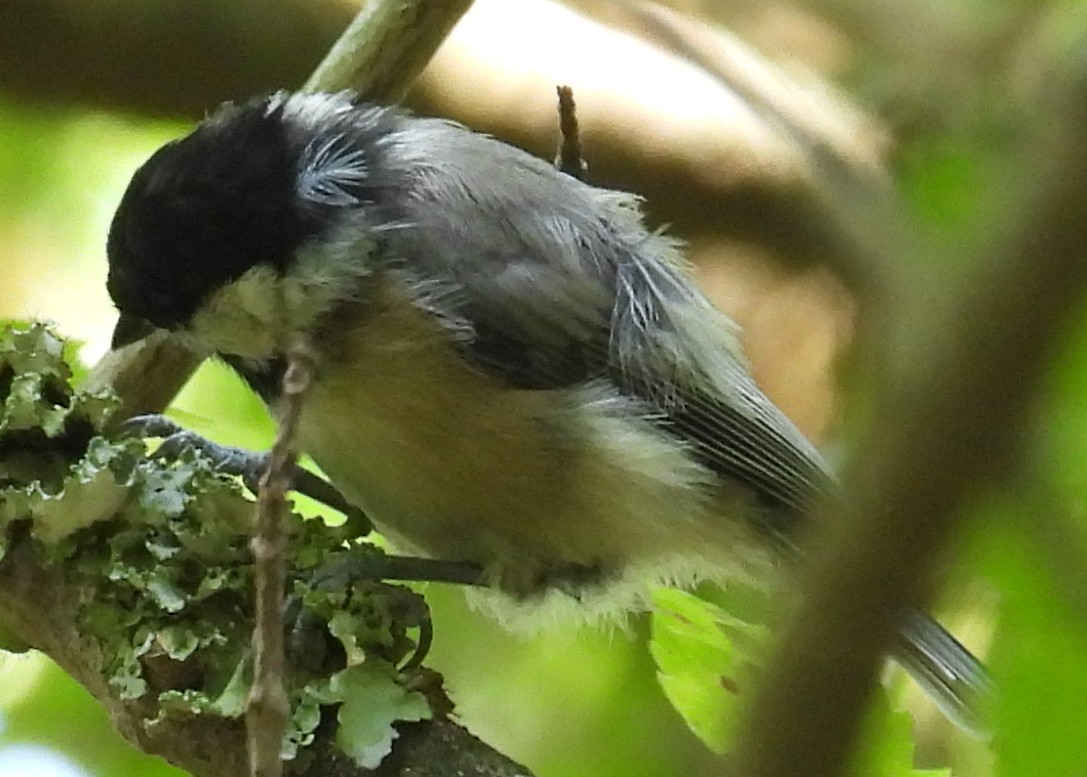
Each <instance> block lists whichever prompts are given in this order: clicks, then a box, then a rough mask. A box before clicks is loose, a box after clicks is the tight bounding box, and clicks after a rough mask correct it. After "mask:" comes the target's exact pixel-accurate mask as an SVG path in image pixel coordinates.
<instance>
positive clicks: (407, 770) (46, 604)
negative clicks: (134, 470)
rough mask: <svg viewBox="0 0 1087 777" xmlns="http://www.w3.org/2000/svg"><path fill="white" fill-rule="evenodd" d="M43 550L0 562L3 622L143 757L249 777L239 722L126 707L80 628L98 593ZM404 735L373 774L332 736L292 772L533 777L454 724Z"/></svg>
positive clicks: (15, 552)
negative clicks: (102, 711)
mask: <svg viewBox="0 0 1087 777" xmlns="http://www.w3.org/2000/svg"><path fill="white" fill-rule="evenodd" d="M39 551H40V547H38V548H36V547H35V543H34V542H33V541H31V540H30V539H29V537H23V539H22V540H21V541H16V542H15V543H13V545H12V547H10V548H9V549H8V552H7V555H6V556H5V557H4V559H3V561H0V621H2V622H3V623H4V624H5V626H6V627H8V628H9V629H10V630H11V631H12V632H13V633H15V634H17V635H19V636H20V637H21V638H22V639H24V640H25V641H26V642H28V643H29V644H31V645H33V646H34V647H35V648H37V649H38V650H41V651H42V652H43V653H45V654H47V655H48V656H49V657H50V658H52V659H53V660H54V661H56V662H57V663H58V664H59V665H60V667H61V668H62V669H64V671H65V672H67V673H68V674H70V675H71V676H72V677H73V678H75V680H76V681H78V682H79V683H80V684H81V685H83V686H84V687H85V688H87V690H88V691H90V692H91V694H92V695H93V696H94V697H95V698H96V699H98V701H99V702H100V703H102V705H103V706H104V707H105V708H106V710H107V712H108V713H109V716H110V719H111V720H112V721H113V724H114V726H116V728H117V729H118V730H119V731H120V732H121V733H122V734H123V735H124V736H125V738H126V739H128V740H129V741H130V742H132V743H133V744H134V745H136V746H137V747H139V748H140V749H142V750H144V751H146V752H148V753H155V754H157V755H160V756H162V757H163V758H165V759H166V760H167V761H169V762H170V763H172V764H175V765H176V766H179V767H180V768H182V769H185V770H186V771H189V772H191V773H192V774H194V775H198V776H199V777H238V775H241V774H245V773H246V768H247V765H246V757H245V753H246V747H245V730H244V725H243V723H242V721H241V720H240V719H239V720H236V721H224V720H223V719H222V718H219V717H214V716H210V715H196V716H188V717H186V716H169V717H165V718H160V715H159V710H158V709H157V708H156V704H155V703H154V702H153V701H151V700H150V699H148V698H146V697H145V698H141V699H137V700H130V701H125V700H122V699H121V698H119V695H118V693H117V689H115V688H112V687H111V686H110V685H109V683H108V682H107V680H106V677H105V675H104V673H103V666H104V656H103V653H102V650H101V645H100V644H99V643H98V642H97V641H96V640H95V639H94V638H92V637H90V636H88V635H87V634H85V633H83V632H81V630H80V629H79V626H78V624H79V621H80V618H79V614H80V608H81V606H82V604H83V603H85V602H88V601H95V600H97V599H98V598H99V592H98V591H97V590H96V589H95V588H94V587H93V586H88V585H85V584H84V585H79V584H74V583H73V582H71V581H70V580H68V579H67V577H66V574H65V570H64V569H63V568H62V567H58V565H56V564H55V563H51V562H49V561H48V560H46V559H44V558H43V557H42V555H41V554H40V552H39ZM156 719H157V720H156ZM398 729H399V731H400V737H399V739H397V740H396V742H395V745H394V749H393V752H392V754H391V755H389V756H388V757H387V758H386V759H385V761H383V762H382V764H381V766H380V767H379V768H378V769H376V770H374V771H370V770H366V769H362V768H360V767H358V766H357V765H355V764H354V763H352V762H351V761H350V760H349V759H347V758H346V757H344V756H343V755H342V754H341V753H340V752H339V751H338V750H337V749H336V748H335V747H334V746H333V745H332V743H331V741H330V739H329V738H328V736H327V734H326V735H325V736H324V737H323V738H320V739H318V741H317V742H315V743H314V744H313V745H311V746H310V751H311V753H310V754H311V758H312V760H307V761H305V762H304V765H302V766H301V767H300V765H299V764H288V765H287V771H288V773H290V774H292V775H295V777H421V776H422V775H427V776H428V777H465V776H466V775H474V776H476V777H530V772H529V771H528V770H527V769H525V768H524V767H523V766H521V765H519V764H517V763H515V762H513V761H511V760H510V759H508V758H506V757H505V756H503V755H501V754H500V753H498V752H497V751H495V750H494V749H493V748H491V747H489V746H488V745H486V744H485V743H483V742H481V741H480V740H479V739H477V738H476V737H474V736H472V735H471V734H470V733H469V732H468V731H466V730H465V729H464V728H462V727H460V726H458V725H456V724H455V723H452V722H451V721H449V720H442V719H438V720H434V721H424V722H421V723H402V724H399V726H398ZM300 763H301V762H300Z"/></svg>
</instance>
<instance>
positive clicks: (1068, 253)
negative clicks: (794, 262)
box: [737, 63, 1087, 777]
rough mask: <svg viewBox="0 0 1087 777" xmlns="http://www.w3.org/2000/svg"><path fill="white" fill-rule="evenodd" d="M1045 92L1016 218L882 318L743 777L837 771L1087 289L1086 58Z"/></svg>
mask: <svg viewBox="0 0 1087 777" xmlns="http://www.w3.org/2000/svg"><path fill="white" fill-rule="evenodd" d="M1080 64H1081V63H1080ZM1061 97H1063V99H1062V100H1060V101H1054V102H1053V103H1052V104H1051V105H1049V108H1050V110H1039V111H1038V116H1039V119H1038V125H1039V128H1040V129H1047V130H1048V128H1050V127H1056V128H1057V129H1058V131H1059V133H1061V134H1060V135H1059V136H1057V137H1053V136H1052V135H1049V136H1046V137H1043V138H1040V139H1036V142H1035V143H1033V144H1031V145H1028V146H1025V147H1026V148H1040V149H1042V150H1043V151H1048V152H1049V153H1048V154H1047V155H1046V156H1045V157H1043V158H1041V159H1040V160H1036V161H1037V163H1036V164H1034V165H1032V166H1030V167H1029V168H1025V169H1029V170H1032V171H1034V172H1032V173H1031V174H1029V175H1026V174H1022V175H1018V176H1015V177H1013V178H1012V180H1013V181H1016V182H1023V181H1026V182H1028V183H1029V184H1030V185H1031V186H1036V185H1038V184H1039V183H1040V184H1041V189H1040V191H1039V190H1029V191H1024V190H1022V188H1020V195H1019V198H1018V201H1017V202H1011V201H1009V202H1007V203H1006V205H1007V206H1008V207H1009V210H1012V212H1013V213H1015V214H1016V218H1011V219H1005V221H1004V223H1001V222H994V224H993V228H992V230H991V231H988V232H987V231H981V232H980V234H983V235H986V234H1000V235H1003V236H1004V239H1003V240H994V241H993V242H992V243H990V244H987V245H984V246H979V251H978V255H977V256H976V257H975V259H974V261H973V262H972V263H971V264H970V265H969V271H968V272H967V273H966V274H965V275H964V276H963V277H962V278H960V279H959V280H958V282H957V283H948V284H945V289H944V293H943V294H940V295H933V294H932V291H931V286H930V287H928V288H926V289H925V290H924V291H923V293H918V294H915V295H914V296H913V298H912V299H907V300H906V301H907V302H909V304H908V305H905V306H904V310H905V311H906V312H905V314H904V315H902V316H901V319H900V320H898V321H896V324H897V325H898V327H899V330H900V331H901V332H904V333H908V334H909V347H908V348H906V349H904V350H903V351H902V352H901V354H897V356H899V357H900V358H897V359H896V360H895V362H894V364H893V366H894V367H896V368H897V372H896V373H895V375H894V379H893V380H892V381H891V383H890V385H889V386H888V387H887V390H886V391H885V392H884V394H883V397H882V407H883V412H878V410H877V412H876V413H874V414H873V417H875V418H878V419H894V420H893V422H892V423H890V424H887V425H880V426H879V427H878V428H875V429H873V432H872V434H871V435H870V437H869V440H868V443H867V445H865V446H864V447H863V448H862V449H861V450H860V451H859V453H858V455H857V456H856V457H855V461H856V462H858V464H857V465H855V466H854V468H853V472H852V474H853V476H854V477H853V478H852V479H851V480H848V481H847V482H851V483H852V487H851V489H850V492H851V493H852V494H853V495H854V498H853V500H852V501H851V503H850V505H849V506H848V510H847V514H846V515H845V516H842V518H843V520H841V521H840V522H839V525H838V526H836V527H835V528H836V531H835V532H834V536H833V537H832V538H829V539H830V540H832V544H830V545H829V546H828V547H825V548H823V551H824V552H822V553H821V554H819V555H818V556H817V557H816V563H815V564H814V568H813V569H812V570H811V576H810V577H809V580H808V584H807V585H806V586H805V587H804V589H803V590H805V591H807V594H808V595H807V596H806V597H805V599H804V601H803V602H802V603H801V605H800V609H799V612H798V613H797V617H796V619H795V620H793V621H792V622H791V624H790V626H789V628H788V629H787V631H786V633H785V634H783V635H782V638H781V640H780V643H779V646H778V651H777V655H776V658H775V659H774V660H773V661H772V663H771V664H770V665H769V666H768V667H767V671H766V672H765V675H764V676H765V678H766V685H765V687H764V688H763V689H762V693H761V694H760V695H759V697H758V698H757V699H756V703H755V704H754V706H753V708H752V713H751V715H750V717H749V718H748V720H747V730H746V732H744V733H741V735H740V736H739V737H738V740H737V741H739V742H740V743H741V748H742V749H741V752H739V753H738V754H737V766H738V769H737V773H738V774H741V775H743V777H790V775H804V777H830V776H831V775H836V774H839V773H840V772H841V768H842V765H843V763H844V762H845V759H846V757H847V755H848V752H849V747H850V744H851V742H852V741H853V738H854V736H855V734H856V731H857V727H858V723H859V720H860V717H861V715H862V714H863V711H864V709H865V703H866V701H867V700H868V697H869V693H870V691H871V689H872V687H873V686H874V684H875V682H876V679H875V673H876V668H877V666H878V662H879V658H880V656H881V655H882V654H883V652H884V651H885V649H886V647H887V645H889V644H890V638H891V635H892V632H893V627H894V623H895V620H896V614H897V613H899V612H902V611H904V610H905V609H906V608H907V607H908V606H911V605H914V604H917V603H920V602H923V601H924V600H925V598H926V594H927V591H926V575H927V573H928V571H929V570H930V569H932V567H933V565H934V563H935V562H936V560H937V559H938V558H939V557H940V554H941V551H942V549H943V548H945V547H946V546H947V541H948V537H949V535H950V534H951V533H952V531H953V529H954V526H955V522H956V518H957V517H958V515H959V512H960V510H959V508H960V506H961V505H962V504H963V503H964V501H965V500H966V499H968V498H969V497H970V496H972V495H974V494H976V493H977V492H978V491H979V490H981V489H982V488H984V487H985V486H987V485H990V484H993V483H994V481H995V479H996V477H997V476H998V475H1002V474H1006V470H1007V469H1008V468H1009V467H1012V466H1015V465H1017V464H1018V463H1019V462H1018V461H1017V460H1016V458H1017V450H1018V447H1019V445H1020V443H1021V440H1022V432H1023V428H1022V425H1023V423H1024V421H1025V417H1026V415H1027V411H1028V410H1029V409H1030V407H1031V404H1032V402H1033V400H1034V399H1035V397H1036V395H1037V394H1038V388H1039V385H1040V383H1041V381H1042V379H1043V378H1044V376H1045V373H1046V368H1047V367H1048V366H1049V364H1050V363H1051V360H1052V358H1053V356H1054V354H1055V353H1056V352H1057V350H1058V349H1059V347H1060V346H1061V342H1060V337H1059V335H1060V333H1061V332H1062V331H1064V329H1065V327H1066V326H1067V325H1068V323H1069V319H1070V318H1071V317H1072V316H1073V315H1074V314H1075V313H1076V312H1077V311H1078V310H1079V309H1080V307H1081V305H1082V302H1083V298H1084V294H1085V292H1087V255H1085V252H1087V217H1085V214H1087V190H1085V189H1084V186H1083V181H1084V180H1087V144H1084V142H1083V135H1082V127H1083V126H1084V125H1085V124H1087V72H1083V71H1081V72H1077V73H1075V80H1074V83H1072V84H1069V85H1068V86H1067V88H1066V89H1065V90H1064V94H1063V95H1061ZM1054 105H1055V106H1056V107H1054ZM1039 171H1040V172H1039ZM1019 172H1022V171H1019ZM1015 190H1016V187H1015V186H1009V191H1012V192H1014V191H1015ZM1009 224H1010V231H1009V226H1008V225H1009ZM894 248H895V247H894V246H890V245H889V246H887V256H888V257H893V256H894ZM943 264H944V266H954V265H955V262H953V261H952V258H951V257H948V260H947V261H946V262H944V263H943ZM933 297H935V299H933ZM860 462H863V466H861V465H860V464H859V463H860ZM842 570H849V574H848V575H843V574H842V573H841V571H842ZM828 700H833V702H832V703H828Z"/></svg>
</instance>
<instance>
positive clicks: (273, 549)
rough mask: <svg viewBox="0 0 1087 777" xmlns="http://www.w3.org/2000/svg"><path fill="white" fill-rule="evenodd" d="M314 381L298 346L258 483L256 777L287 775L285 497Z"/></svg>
mask: <svg viewBox="0 0 1087 777" xmlns="http://www.w3.org/2000/svg"><path fill="white" fill-rule="evenodd" d="M312 379H313V354H312V353H311V352H310V349H309V345H308V344H307V343H300V344H298V345H296V346H294V347H293V348H291V349H290V351H289V352H288V354H287V370H286V372H285V373H284V375H283V391H282V393H281V396H280V400H279V413H278V419H277V423H278V425H279V428H278V432H277V434H276V440H275V444H274V445H273V446H272V455H271V456H270V457H269V458H268V468H267V469H266V470H265V472H264V476H263V477H261V480H260V490H259V493H258V498H257V514H256V521H255V523H254V526H253V538H252V539H251V540H250V549H251V550H252V552H253V560H254V573H255V575H256V580H255V587H256V594H255V597H254V601H255V610H256V624H255V626H254V629H253V686H252V688H251V689H250V691H249V700H248V706H247V708H246V716H245V726H246V733H247V735H248V750H249V773H250V774H251V775H252V776H253V777H279V775H280V774H282V773H283V762H282V760H281V759H280V754H279V753H280V747H281V743H282V742H283V734H284V732H285V731H286V730H287V715H288V714H289V713H290V703H289V702H288V700H287V691H286V689H285V687H284V681H283V672H284V666H285V660H284V655H283V595H284V594H283V588H284V584H285V581H286V570H287V559H286V551H287V529H286V527H285V525H284V524H285V523H286V520H287V518H286V513H287V512H288V510H289V508H288V506H287V492H288V491H290V488H291V481H292V479H293V476H294V469H295V464H296V463H297V461H298V450H297V442H296V439H297V437H298V422H299V420H300V419H301V417H302V407H303V402H304V401H305V398H306V393H307V392H308V391H309V386H310V382H311V381H312Z"/></svg>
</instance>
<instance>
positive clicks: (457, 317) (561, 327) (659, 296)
mask: <svg viewBox="0 0 1087 777" xmlns="http://www.w3.org/2000/svg"><path fill="white" fill-rule="evenodd" d="M434 149H441V154H440V155H437V154H435V153H434ZM380 153H381V154H382V158H381V164H378V165H374V169H379V170H381V171H382V172H381V175H383V176H389V178H388V180H386V181H384V182H382V181H381V180H380V179H378V180H371V181H370V184H371V186H374V187H375V190H376V192H377V193H376V195H375V200H376V201H377V202H379V203H382V208H383V210H382V215H381V219H382V220H383V221H384V229H383V231H382V234H383V240H384V246H385V249H384V251H383V252H381V253H382V256H383V257H384V261H385V262H386V263H387V270H388V271H389V272H393V273H399V274H400V275H401V276H402V277H403V278H404V280H405V282H406V284H407V286H408V287H409V288H411V289H413V290H414V291H415V293H416V302H417V304H419V305H420V306H421V307H423V308H425V309H426V310H427V311H428V312H430V313H431V314H432V315H435V316H436V317H438V318H439V319H440V320H441V321H443V322H444V323H445V324H446V325H447V326H448V327H449V328H450V330H451V331H452V332H453V333H454V334H455V336H456V338H457V342H458V345H459V348H460V349H461V352H462V354H463V355H464V357H465V358H466V359H467V360H469V361H470V362H471V363H472V364H474V365H476V366H477V367H478V368H480V369H483V370H486V371H488V372H489V373H491V374H492V375H494V376H496V377H498V378H500V379H501V380H503V381H504V382H506V383H507V384H509V385H511V386H515V387H518V388H523V389H549V388H561V387H566V386H574V385H578V384H582V383H585V382H587V381H594V380H598V381H608V382H610V383H611V384H612V385H613V386H614V387H615V388H616V389H617V391H619V392H620V393H622V394H623V395H625V396H627V397H631V398H636V399H637V400H638V401H640V402H641V403H642V405H643V406H644V408H645V412H646V415H647V416H649V417H650V418H652V419H653V420H654V421H655V422H657V423H659V424H660V425H661V426H662V427H663V428H665V429H667V430H668V431H669V432H670V433H672V434H674V435H675V436H676V437H677V438H678V439H680V440H682V441H683V442H685V443H686V444H688V445H690V446H691V448H692V450H693V452H694V453H695V455H696V456H697V457H698V458H699V460H700V461H702V462H703V463H704V464H706V465H707V466H708V467H709V468H711V469H712V470H714V471H716V472H718V473H720V474H723V475H727V476H729V477H731V478H733V479H735V480H737V481H739V482H741V483H743V484H746V485H748V486H749V487H751V489H752V490H753V492H754V493H755V494H756V495H757V496H758V497H759V498H760V499H762V500H763V501H764V502H765V503H767V504H768V506H772V507H775V508H784V509H781V510H773V511H770V514H771V515H772V517H770V516H768V518H769V520H771V522H772V523H774V524H775V525H774V526H773V528H774V529H777V530H786V529H788V528H789V526H788V525H789V524H791V522H792V517H793V516H794V515H795V514H799V513H801V512H805V511H808V510H809V509H810V508H811V506H812V504H813V501H814V500H815V499H816V498H818V497H819V496H820V494H822V493H823V492H825V491H826V490H827V488H828V487H829V485H830V478H829V476H828V474H827V472H826V470H825V468H824V465H823V463H822V460H821V458H820V456H819V454H818V453H817V452H816V451H815V450H814V448H813V447H812V446H811V445H810V444H809V443H808V441H807V440H805V439H804V437H803V436H802V435H801V434H800V433H799V431H798V430H797V429H796V428H795V427H794V426H793V425H792V424H791V423H790V422H789V421H788V419H787V418H785V416H784V415H783V414H782V413H781V412H780V411H779V410H778V409H777V408H776V407H775V406H774V405H773V404H772V403H771V402H770V401H769V400H768V399H767V398H766V397H765V396H764V395H763V394H762V393H761V392H760V391H759V389H758V388H757V387H756V386H755V384H754V382H753V381H752V380H751V378H750V377H749V375H748V372H747V369H746V365H745V363H744V361H743V358H742V355H741V352H740V348H739V345H738V342H737V339H736V335H735V327H734V325H733V324H732V323H731V322H730V321H729V320H728V319H727V318H726V317H725V316H723V315H722V314H721V313H719V312H718V311H717V310H716V309H715V308H714V307H713V306H712V304H711V303H709V301H708V300H707V299H706V298H705V297H704V296H703V295H702V294H701V293H700V292H699V291H698V290H697V289H696V288H695V287H694V285H693V284H692V282H691V280H690V279H689V276H688V274H687V270H686V266H685V265H684V262H683V260H682V258H681V255H680V253H679V250H678V248H677V244H676V243H675V241H673V240H671V239H669V238H667V237H665V236H663V235H660V234H655V233H652V232H650V231H649V230H647V229H646V227H645V226H644V224H643V221H642V216H641V213H640V210H639V207H638V200H637V198H635V197H634V196H632V195H628V194H623V193H619V192H613V191H607V190H603V189H597V188H594V187H591V186H587V185H585V184H583V183H581V182H579V181H577V180H575V179H573V178H571V177H569V176H566V175H564V174H562V173H559V172H557V171H556V170H555V169H554V168H552V167H551V166H550V165H548V164H546V163H545V162H542V161H540V160H538V159H536V158H534V157H532V156H530V155H528V154H526V153H524V152H522V151H520V150H518V149H515V148H513V147H511V146H508V145H505V144H503V143H499V142H498V141H495V140H493V139H491V138H489V137H486V136H482V135H478V134H475V133H471V132H468V131H467V130H464V129H463V128H461V127H459V126H457V125H454V124H450V123H447V122H442V121H436V120H426V119H413V118H402V119H401V124H400V125H399V129H398V130H397V131H394V132H392V133H390V134H389V135H388V136H387V137H386V138H385V139H384V140H383V142H382V146H381V152H380ZM382 191H384V192H386V195H387V196H382V194H381V192H382ZM369 217H370V218H373V215H372V214H371V215H370V216H369Z"/></svg>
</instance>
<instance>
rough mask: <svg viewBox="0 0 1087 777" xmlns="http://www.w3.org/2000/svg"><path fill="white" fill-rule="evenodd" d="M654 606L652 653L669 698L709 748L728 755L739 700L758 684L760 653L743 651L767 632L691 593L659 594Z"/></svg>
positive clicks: (654, 598) (671, 591) (658, 591)
mask: <svg viewBox="0 0 1087 777" xmlns="http://www.w3.org/2000/svg"><path fill="white" fill-rule="evenodd" d="M653 606H654V609H653V617H652V639H651V641H650V652H651V653H652V655H653V659H654V661H656V663H657V670H658V671H657V679H658V680H659V681H660V684H661V687H662V688H663V689H664V694H665V696H667V697H668V700H669V701H670V702H671V703H672V706H673V707H675V708H676V710H678V711H679V713H680V714H681V715H682V716H683V719H684V720H686V721H687V725H688V726H690V727H691V730H692V731H693V732H694V733H695V734H696V735H697V736H698V737H699V739H701V740H702V741H703V742H704V743H705V744H706V746H707V747H709V748H710V749H711V750H713V751H714V752H718V753H724V752H726V751H728V750H729V749H730V747H731V746H732V743H733V741H734V737H735V734H736V725H737V723H738V722H739V715H740V713H741V711H742V710H741V704H740V703H739V701H740V700H739V694H740V692H741V691H742V690H746V689H749V688H750V687H751V685H752V683H753V680H754V679H755V678H754V670H755V669H756V664H755V663H754V662H753V661H754V660H753V656H754V655H755V651H753V650H748V651H747V653H746V654H745V652H744V651H743V650H742V649H741V648H742V646H744V645H745V644H746V645H748V646H751V645H753V643H757V642H760V641H762V639H763V637H764V635H765V628H764V627H762V626H758V625H753V624H750V623H747V622H745V621H742V620H740V619H738V618H735V617H733V616H731V615H729V614H728V613H726V612H725V611H724V610H723V609H721V608H720V607H718V606H717V605H714V604H711V603H710V602H706V601H704V600H702V599H699V598H698V597H697V596H695V595H694V594H692V593H689V592H687V591H679V590H674V589H665V588H662V589H658V590H656V591H654V593H653ZM730 634H731V635H732V637H731V638H730V636H729V635H730Z"/></svg>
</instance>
